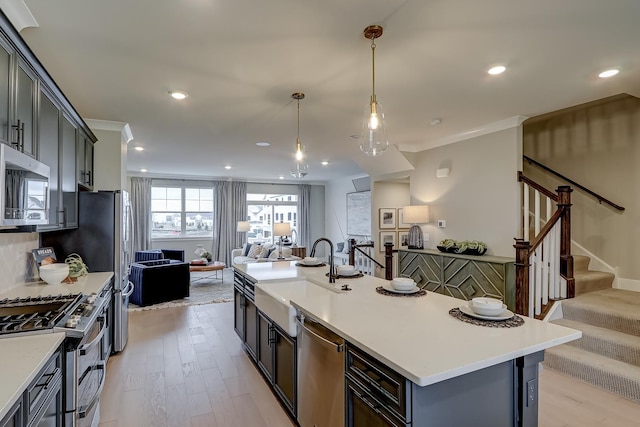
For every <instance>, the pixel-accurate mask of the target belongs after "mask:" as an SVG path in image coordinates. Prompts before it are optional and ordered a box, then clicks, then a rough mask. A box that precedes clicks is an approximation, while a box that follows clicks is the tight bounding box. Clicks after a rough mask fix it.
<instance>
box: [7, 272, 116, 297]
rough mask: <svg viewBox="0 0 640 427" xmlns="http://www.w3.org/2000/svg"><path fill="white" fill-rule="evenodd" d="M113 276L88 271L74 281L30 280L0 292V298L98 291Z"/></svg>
mask: <svg viewBox="0 0 640 427" xmlns="http://www.w3.org/2000/svg"><path fill="white" fill-rule="evenodd" d="M112 277H113V273H112V272H106V273H89V274H87V275H86V276H82V277H78V281H77V282H74V283H59V284H57V285H49V284H47V283H45V282H42V281H40V282H31V283H25V284H24V285H20V286H16V287H14V288H11V289H8V290H6V291H4V292H2V293H0V300H1V299H4V298H24V297H36V296H47V295H59V294H62V295H66V294H85V295H90V294H92V293H94V292H95V293H99V292H100V291H101V290H102V289H103V288H104V287H105V286H106V285H107V284H108V283H109V281H110V280H111V278H112Z"/></svg>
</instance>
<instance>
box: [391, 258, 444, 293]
mask: <svg viewBox="0 0 640 427" xmlns="http://www.w3.org/2000/svg"><path fill="white" fill-rule="evenodd" d="M401 255H402V256H401V257H400V275H401V276H403V277H411V278H412V279H413V280H415V282H416V284H417V285H418V286H419V287H420V288H422V289H426V290H428V291H433V292H438V293H443V292H442V290H441V289H440V287H441V283H442V280H441V275H442V274H441V272H442V267H441V264H442V260H441V259H440V258H442V257H439V256H433V255H430V254H420V253H415V252H401Z"/></svg>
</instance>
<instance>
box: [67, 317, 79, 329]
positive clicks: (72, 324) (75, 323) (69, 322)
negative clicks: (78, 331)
mask: <svg viewBox="0 0 640 427" xmlns="http://www.w3.org/2000/svg"><path fill="white" fill-rule="evenodd" d="M64 325H65V326H66V327H67V328H75V327H76V326H78V321H77V320H74V319H69V320H67V323H65V324H64Z"/></svg>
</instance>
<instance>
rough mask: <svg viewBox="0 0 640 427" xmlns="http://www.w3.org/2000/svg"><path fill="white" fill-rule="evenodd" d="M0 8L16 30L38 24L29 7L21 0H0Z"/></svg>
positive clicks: (37, 25)
mask: <svg viewBox="0 0 640 427" xmlns="http://www.w3.org/2000/svg"><path fill="white" fill-rule="evenodd" d="M0 9H2V11H3V12H4V13H5V15H7V18H9V21H11V23H12V24H13V26H14V27H15V28H16V30H18V32H20V31H22V30H23V29H25V28H29V27H39V26H40V24H38V21H36V18H35V17H34V16H33V14H32V13H31V10H29V7H28V6H27V5H26V4H25V2H24V1H22V0H0Z"/></svg>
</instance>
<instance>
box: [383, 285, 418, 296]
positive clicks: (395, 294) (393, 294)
mask: <svg viewBox="0 0 640 427" xmlns="http://www.w3.org/2000/svg"><path fill="white" fill-rule="evenodd" d="M376 292H377V293H379V294H380V295H387V296H390V297H423V296H425V295H427V291H425V290H424V289H420V290H419V291H418V292H415V293H412V294H401V293H398V292H391V291H388V290H386V289H385V288H383V287H382V286H378V287H377V288H376Z"/></svg>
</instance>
